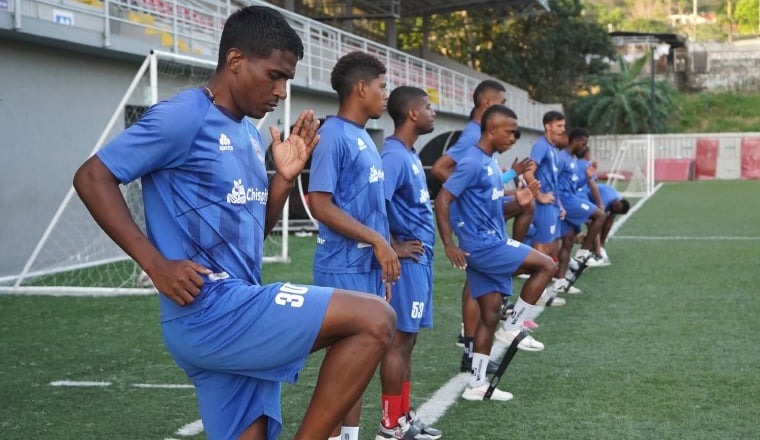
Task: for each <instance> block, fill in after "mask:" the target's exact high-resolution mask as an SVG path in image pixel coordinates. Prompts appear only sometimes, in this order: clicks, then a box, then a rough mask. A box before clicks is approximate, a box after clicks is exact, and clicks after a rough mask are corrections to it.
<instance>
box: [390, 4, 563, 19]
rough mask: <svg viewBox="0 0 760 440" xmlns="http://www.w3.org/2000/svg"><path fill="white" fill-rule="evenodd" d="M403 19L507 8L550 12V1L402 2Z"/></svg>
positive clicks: (519, 10) (520, 10) (521, 10)
mask: <svg viewBox="0 0 760 440" xmlns="http://www.w3.org/2000/svg"><path fill="white" fill-rule="evenodd" d="M400 6H401V16H402V17H420V16H424V15H429V14H443V13H449V12H454V11H463V10H467V11H474V10H479V9H487V8H506V9H511V10H514V11H517V12H527V11H536V10H540V11H541V12H545V11H548V10H549V1H548V0H400Z"/></svg>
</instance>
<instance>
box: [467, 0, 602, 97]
mask: <svg viewBox="0 0 760 440" xmlns="http://www.w3.org/2000/svg"><path fill="white" fill-rule="evenodd" d="M550 6H551V13H547V14H540V15H533V16H523V17H516V18H513V19H511V20H508V21H507V22H505V23H503V24H502V25H501V26H500V27H499V28H498V29H496V32H494V33H493V36H492V44H490V45H489V46H487V47H483V48H481V49H480V50H479V51H478V53H477V55H478V57H479V59H480V62H481V66H482V69H483V71H484V72H487V73H489V74H491V75H494V76H496V77H499V78H502V79H504V80H505V81H507V82H509V83H512V84H514V85H515V86H517V87H520V88H523V89H525V90H527V91H528V93H529V94H530V96H531V97H532V98H534V99H536V100H539V101H543V102H557V101H559V102H562V103H566V102H567V101H568V100H569V99H571V97H572V96H573V95H574V93H575V92H576V91H577V90H578V88H579V87H580V86H581V85H582V84H583V82H584V80H585V78H586V76H587V75H588V74H590V73H596V72H598V71H600V70H601V69H604V68H605V66H604V64H603V63H600V62H598V60H599V58H600V57H607V56H611V55H612V54H613V53H614V49H613V47H612V43H611V41H610V38H609V35H608V34H607V31H606V30H605V29H603V28H602V27H601V26H600V25H599V24H598V23H597V22H595V21H590V20H586V19H585V17H584V14H583V6H582V4H581V2H580V0H552V1H550Z"/></svg>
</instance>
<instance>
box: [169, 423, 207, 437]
mask: <svg viewBox="0 0 760 440" xmlns="http://www.w3.org/2000/svg"><path fill="white" fill-rule="evenodd" d="M201 432H203V422H201V421H200V420H196V421H194V422H191V423H188V424H187V425H185V426H183V427H181V428H179V429H178V430H177V432H175V434H177V435H181V436H183V437H191V436H194V435H198V434H200V433H201Z"/></svg>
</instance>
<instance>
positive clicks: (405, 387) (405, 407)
mask: <svg viewBox="0 0 760 440" xmlns="http://www.w3.org/2000/svg"><path fill="white" fill-rule="evenodd" d="M411 393H412V383H411V382H409V381H406V382H401V412H402V413H404V414H409V409H410V408H411V402H410V400H411V399H410V397H409V396H410V395H411Z"/></svg>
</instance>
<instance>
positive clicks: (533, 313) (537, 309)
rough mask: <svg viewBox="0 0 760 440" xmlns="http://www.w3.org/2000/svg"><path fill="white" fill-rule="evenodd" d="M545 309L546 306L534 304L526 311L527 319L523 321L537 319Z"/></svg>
mask: <svg viewBox="0 0 760 440" xmlns="http://www.w3.org/2000/svg"><path fill="white" fill-rule="evenodd" d="M543 311H544V306H538V305H534V306H533V307H531V308H529V309H528V310H526V311H525V319H524V320H523V321H535V320H536V319H537V318H538V317H539V316H540V315H541V313H543Z"/></svg>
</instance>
